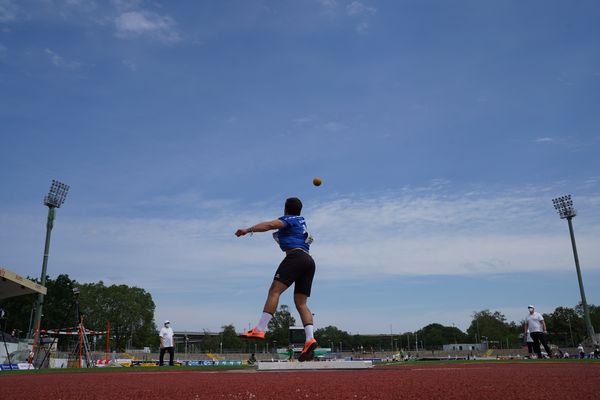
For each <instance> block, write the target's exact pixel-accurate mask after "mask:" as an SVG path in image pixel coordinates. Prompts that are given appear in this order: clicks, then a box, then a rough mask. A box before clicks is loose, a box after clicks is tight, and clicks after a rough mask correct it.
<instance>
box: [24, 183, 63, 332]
mask: <svg viewBox="0 0 600 400" xmlns="http://www.w3.org/2000/svg"><path fill="white" fill-rule="evenodd" d="M68 191H69V185H65V184H64V183H62V182H59V181H57V180H54V179H53V180H52V185H50V191H49V192H48V194H47V195H46V196H45V197H44V205H45V206H47V207H48V222H47V223H46V243H45V245H44V261H43V262H42V276H41V277H40V285H42V286H46V269H47V267H48V253H49V252H50V233H51V232H52V227H53V226H54V215H55V212H54V209H55V208H60V206H61V205H62V204H63V203H64V202H65V198H66V197H67V193H68ZM43 305H44V295H43V294H41V293H40V294H39V296H38V301H37V305H36V308H35V319H34V320H33V326H32V327H31V330H30V331H29V338H32V337H33V332H34V331H37V330H38V329H39V325H40V320H41V319H42V306H43Z"/></svg>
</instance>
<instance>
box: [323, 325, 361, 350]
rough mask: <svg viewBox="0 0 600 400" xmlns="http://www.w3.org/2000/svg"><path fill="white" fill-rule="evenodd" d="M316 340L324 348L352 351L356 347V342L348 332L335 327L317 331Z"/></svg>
mask: <svg viewBox="0 0 600 400" xmlns="http://www.w3.org/2000/svg"><path fill="white" fill-rule="evenodd" d="M315 339H316V340H317V342H318V343H320V344H321V346H323V347H332V348H334V349H335V348H338V349H339V348H340V346H341V347H342V349H351V348H353V347H354V346H355V344H356V343H355V340H353V338H352V337H351V336H350V334H349V333H348V332H346V331H343V330H341V329H338V328H336V327H335V326H331V325H329V326H326V327H325V328H320V329H317V330H316V331H315Z"/></svg>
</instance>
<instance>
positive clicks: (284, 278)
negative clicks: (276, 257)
mask: <svg viewBox="0 0 600 400" xmlns="http://www.w3.org/2000/svg"><path fill="white" fill-rule="evenodd" d="M314 276H315V261H314V260H313V258H312V257H311V256H310V254H308V253H307V252H305V251H302V250H294V251H291V252H290V253H289V254H287V255H286V256H285V258H284V259H283V261H282V262H281V264H279V268H277V271H276V272H275V277H274V278H273V279H274V280H276V281H279V282H281V283H283V284H284V285H287V286H288V287H289V286H292V283H296V285H295V286H294V293H300V294H305V295H306V296H310V290H311V288H312V281H313V277H314Z"/></svg>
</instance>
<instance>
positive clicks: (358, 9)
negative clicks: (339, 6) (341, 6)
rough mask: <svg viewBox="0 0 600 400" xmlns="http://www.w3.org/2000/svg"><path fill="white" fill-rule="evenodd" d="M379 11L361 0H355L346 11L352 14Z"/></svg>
mask: <svg viewBox="0 0 600 400" xmlns="http://www.w3.org/2000/svg"><path fill="white" fill-rule="evenodd" d="M376 12H377V9H376V8H375V7H371V6H367V5H365V4H364V3H361V2H360V1H353V2H352V3H350V4H348V5H347V6H346V13H347V14H348V15H350V16H355V15H373V14H375V13H376Z"/></svg>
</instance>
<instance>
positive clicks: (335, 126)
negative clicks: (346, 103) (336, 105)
mask: <svg viewBox="0 0 600 400" xmlns="http://www.w3.org/2000/svg"><path fill="white" fill-rule="evenodd" d="M323 128H325V129H327V130H328V131H331V132H337V131H341V130H342V129H344V128H346V126H345V125H344V124H342V123H340V122H337V121H330V122H327V123H326V124H324V125H323Z"/></svg>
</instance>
